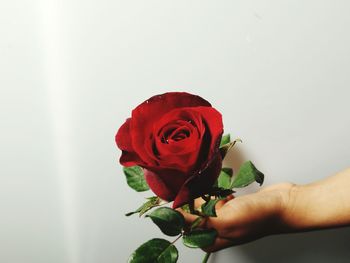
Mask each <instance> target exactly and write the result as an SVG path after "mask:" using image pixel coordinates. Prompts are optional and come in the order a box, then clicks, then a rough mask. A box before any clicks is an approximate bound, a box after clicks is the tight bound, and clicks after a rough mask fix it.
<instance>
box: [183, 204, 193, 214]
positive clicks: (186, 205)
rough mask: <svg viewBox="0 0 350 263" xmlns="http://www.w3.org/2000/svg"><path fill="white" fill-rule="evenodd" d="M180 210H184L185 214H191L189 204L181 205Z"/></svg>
mask: <svg viewBox="0 0 350 263" xmlns="http://www.w3.org/2000/svg"><path fill="white" fill-rule="evenodd" d="M181 209H182V210H184V211H185V212H186V213H191V210H190V206H189V204H185V205H183V206H182V207H181Z"/></svg>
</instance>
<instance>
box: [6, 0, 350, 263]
mask: <svg viewBox="0 0 350 263" xmlns="http://www.w3.org/2000/svg"><path fill="white" fill-rule="evenodd" d="M349 9H350V2H348V1H345V0H344V1H342V0H339V1H330V0H318V1H316V0H313V1H311V0H307V1H295V0H288V1H261V0H259V1H258V0H256V1H246V0H245V1H229V0H227V1H224V0H223V1H204V0H198V1H194V0H191V1H189V0H186V1H185V0H178V1H166V0H162V1H161V0H149V1H132V0H131V1H117V0H113V1H111V0H105V1H97V0H89V1H82V0H61V1H58V0H42V1H33V0H31V1H29V0H28V1H26V0H11V1H2V2H1V3H0V91H1V96H0V100H1V101H0V107H1V111H0V114H1V118H0V125H1V126H0V128H1V136H0V142H1V166H0V167H1V168H0V205H1V207H0V208H1V214H0V261H1V262H4V263H41V262H45V263H46V262H50V263H56V262H57V263H96V262H102V263H109V262H110V263H112V262H125V261H126V259H127V257H128V255H129V254H130V253H131V252H132V250H133V249H134V248H136V247H137V246H138V245H139V244H140V243H142V242H143V241H145V240H147V239H148V238H151V237H153V236H162V235H161V234H159V231H158V230H157V229H156V227H155V226H154V225H153V224H151V223H150V222H149V220H146V219H143V220H140V219H138V218H137V217H133V218H126V217H124V213H125V212H127V211H130V209H132V208H136V207H137V206H138V205H139V204H140V203H141V202H142V201H143V199H142V197H141V196H140V195H138V194H136V193H134V192H133V191H132V190H130V189H129V188H128V187H127V185H126V183H125V179H124V177H123V175H122V173H121V168H120V166H119V165H118V163H117V159H118V157H119V151H118V150H117V149H116V147H115V145H114V134H115V132H116V130H117V128H118V127H119V126H120V125H121V124H122V122H123V121H124V119H125V118H126V117H128V115H129V113H130V111H131V109H132V108H133V107H134V106H136V105H137V104H138V103H140V102H141V101H143V100H144V99H146V98H148V97H150V96H152V95H154V94H157V93H162V92H165V91H170V90H186V91H189V92H192V93H196V94H199V95H201V96H203V97H204V98H206V99H208V100H209V101H211V102H212V103H213V104H214V106H215V107H217V108H218V109H219V110H220V111H221V112H222V113H223V115H224V121H225V127H226V131H227V132H231V134H232V135H233V137H240V138H242V139H243V140H244V144H243V149H244V151H246V152H247V153H248V154H249V155H250V157H251V159H253V160H254V161H255V163H256V164H257V166H258V167H259V168H260V169H261V170H262V171H264V172H265V174H266V177H267V180H266V184H272V183H276V182H281V181H292V182H296V183H306V182H311V181H313V180H317V179H320V178H323V177H325V176H328V175H331V174H332V173H335V172H336V171H339V170H341V169H344V168H346V167H349V165H350V164H349V162H350V154H349V146H350V136H349V134H350V117H349V111H350V106H349V96H350V91H349V84H350V48H349V47H350V37H349V26H350V16H349ZM349 239H350V229H349V228H343V229H338V230H328V231H321V232H315V233H307V234H298V235H283V236H277V237H269V238H265V239H262V240H260V241H257V242H254V243H251V244H247V245H244V246H240V247H235V248H231V249H227V250H225V251H222V252H220V253H217V254H216V255H215V256H214V257H213V258H212V260H211V262H244V263H253V262H254V263H255V262H259V263H260V262H266V263H267V262H318V263H321V262H325V263H326V262H348V258H349V256H350V252H349V249H348V241H349ZM180 256H181V258H180V260H179V262H189V261H190V260H191V261H192V262H200V259H201V258H202V252H200V251H198V250H190V249H185V248H181V255H180Z"/></svg>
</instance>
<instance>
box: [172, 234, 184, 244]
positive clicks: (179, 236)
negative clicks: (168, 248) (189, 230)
mask: <svg viewBox="0 0 350 263" xmlns="http://www.w3.org/2000/svg"><path fill="white" fill-rule="evenodd" d="M181 237H182V234H181V235H179V236H178V237H177V238H176V239H175V240H174V241H173V242H171V244H174V243H175V242H176V241H178V240H179V239H180V238H181Z"/></svg>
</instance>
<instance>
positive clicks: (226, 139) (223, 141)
mask: <svg viewBox="0 0 350 263" xmlns="http://www.w3.org/2000/svg"><path fill="white" fill-rule="evenodd" d="M230 142H231V138H230V134H225V135H223V136H222V137H221V142H220V147H221V146H223V145H225V144H228V143H230Z"/></svg>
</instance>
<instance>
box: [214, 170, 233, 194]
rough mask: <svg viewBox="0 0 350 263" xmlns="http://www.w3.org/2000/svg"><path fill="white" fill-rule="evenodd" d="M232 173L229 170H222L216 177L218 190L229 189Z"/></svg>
mask: <svg viewBox="0 0 350 263" xmlns="http://www.w3.org/2000/svg"><path fill="white" fill-rule="evenodd" d="M232 174H233V171H232V169H231V168H222V170H221V172H220V175H219V177H218V183H217V186H218V187H219V188H224V189H231V188H230V187H231V183H232V182H231V180H232Z"/></svg>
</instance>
